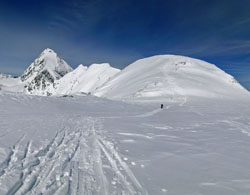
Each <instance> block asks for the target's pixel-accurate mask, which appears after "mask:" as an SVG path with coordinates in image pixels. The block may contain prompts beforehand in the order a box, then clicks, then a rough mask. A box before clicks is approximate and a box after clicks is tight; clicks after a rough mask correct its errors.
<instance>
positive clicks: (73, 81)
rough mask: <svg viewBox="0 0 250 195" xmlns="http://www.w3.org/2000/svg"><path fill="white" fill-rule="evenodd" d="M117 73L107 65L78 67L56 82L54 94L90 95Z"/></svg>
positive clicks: (117, 70) (116, 70)
mask: <svg viewBox="0 0 250 195" xmlns="http://www.w3.org/2000/svg"><path fill="white" fill-rule="evenodd" d="M119 71H120V70H119V69H116V68H113V67H111V66H110V65H109V64H107V63H103V64H92V65H91V66H90V67H86V66H83V65H79V66H78V67H77V68H76V69H75V70H74V71H72V72H70V73H68V74H67V75H65V76H64V77H62V78H61V79H60V80H58V81H57V86H56V88H57V89H56V94H74V93H82V92H83V93H92V92H93V91H95V90H96V88H98V87H100V86H101V85H103V84H104V83H105V82H107V81H108V80H109V79H110V78H112V77H113V76H114V75H115V74H117V73H118V72H119Z"/></svg>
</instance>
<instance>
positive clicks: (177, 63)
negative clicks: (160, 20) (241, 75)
mask: <svg viewBox="0 0 250 195" xmlns="http://www.w3.org/2000/svg"><path fill="white" fill-rule="evenodd" d="M94 94H95V95H97V96H100V97H107V98H111V99H126V100H128V99H133V100H134V99H141V100H151V101H152V100H156V99H158V100H159V99H160V100H164V99H166V98H168V99H178V98H186V97H189V98H190V97H203V98H217V99H218V98H219V99H221V98H231V99H234V98H239V97H243V98H249V97H250V93H249V92H247V91H246V90H245V89H244V88H243V87H242V86H241V85H240V84H239V83H238V82H237V81H236V80H235V79H234V78H233V77H232V76H230V75H228V74H226V73H225V72H223V71H222V70H220V69H219V68H218V67H216V66H215V65H213V64H209V63H207V62H204V61H201V60H197V59H193V58H188V57H184V56H174V55H160V56H153V57H149V58H144V59H140V60H137V61H136V62H134V63H132V64H131V65H129V66H127V67H126V68H125V69H123V70H122V71H121V72H120V73H118V74H117V75H115V76H114V77H113V78H112V79H111V80H110V81H108V82H107V83H105V84H104V85H103V86H102V87H100V88H99V89H97V90H96V91H95V93H94Z"/></svg>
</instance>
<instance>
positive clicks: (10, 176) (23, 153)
mask: <svg viewBox="0 0 250 195" xmlns="http://www.w3.org/2000/svg"><path fill="white" fill-rule="evenodd" d="M72 122H73V121H72ZM74 123H75V130H73V131H70V129H67V128H66V127H64V128H63V129H61V130H59V131H58V132H57V133H56V135H55V137H54V138H53V139H52V140H51V141H50V142H49V143H48V144H46V145H44V146H43V147H42V148H40V149H39V150H33V149H31V148H32V140H30V141H29V142H28V143H26V145H25V148H23V149H22V150H21V149H19V145H20V143H21V142H22V138H21V139H20V140H19V141H18V142H17V143H16V144H15V145H14V146H13V147H12V148H11V149H10V153H9V155H8V157H7V159H6V160H5V161H4V162H3V163H2V164H1V165H0V173H1V174H0V184H1V189H0V194H7V195H13V194H16V195H23V194H32V195H33V194H34V195H35V194H60V195H61V194H86V195H98V194H100V195H109V194H117V195H119V194H121V195H134V194H141V195H143V194H147V192H146V191H145V190H144V189H143V187H142V185H141V184H140V182H139V181H138V180H137V179H136V177H135V176H134V174H133V172H132V171H131V170H130V168H129V166H128V165H127V164H126V163H125V162H124V161H123V160H122V158H121V157H120V155H119V153H118V152H117V151H116V148H115V147H114V144H113V143H111V142H109V141H107V140H105V139H104V138H103V136H102V135H101V131H102V125H101V122H100V121H98V120H96V119H93V118H91V117H87V118H83V119H80V120H78V121H74ZM10 184H11V185H10Z"/></svg>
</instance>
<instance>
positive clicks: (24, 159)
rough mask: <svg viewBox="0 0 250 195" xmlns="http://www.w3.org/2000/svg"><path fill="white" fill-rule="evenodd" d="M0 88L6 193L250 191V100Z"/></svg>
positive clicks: (215, 194)
mask: <svg viewBox="0 0 250 195" xmlns="http://www.w3.org/2000/svg"><path fill="white" fill-rule="evenodd" d="M161 103H164V109H160V104H159V103H153V102H151V103H149V102H148V103H145V102H141V103H137V104H135V103H133V102H130V103H129V104H128V103H124V102H119V101H111V100H105V99H101V98H96V97H92V96H74V97H39V96H28V95H21V94H5V93H0V162H1V163H0V194H58V195H59V194H60V195H62V194H99V195H111V194H118V195H123V194H127V195H132V194H143V195H144V194H150V195H163V194H168V195H195V194H197V195H198V194H202V195H236V194H237V195H248V194H249V192H250V164H249V162H250V155H249V153H250V102H249V101H247V100H246V101H243V100H241V101H239V100H228V99H224V100H214V99H208V98H194V97H193V98H188V99H186V100H185V101H183V102H182V101H180V100H178V101H171V102H168V101H166V102H161Z"/></svg>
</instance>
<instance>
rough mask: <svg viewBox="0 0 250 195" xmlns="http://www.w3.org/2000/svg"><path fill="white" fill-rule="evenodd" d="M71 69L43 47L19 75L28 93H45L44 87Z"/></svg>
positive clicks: (51, 51)
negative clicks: (38, 54)
mask: <svg viewBox="0 0 250 195" xmlns="http://www.w3.org/2000/svg"><path fill="white" fill-rule="evenodd" d="M72 70H73V69H72V68H71V67H70V66H69V65H68V64H67V63H66V62H65V61H64V60H63V59H62V58H60V57H59V56H58V55H57V54H56V53H55V52H54V51H53V50H52V49H49V48H47V49H45V50H44V51H43V52H42V53H41V54H40V56H39V58H37V59H36V60H35V61H34V62H33V63H32V64H31V65H30V66H29V67H28V69H27V70H26V71H25V72H24V74H23V75H22V76H21V80H22V81H23V82H25V83H26V84H25V88H26V90H27V92H28V93H30V94H36V95H45V94H44V93H45V91H46V88H47V87H48V86H50V85H53V84H54V83H55V80H58V79H60V78H62V77H63V76H64V75H66V74H67V73H69V72H71V71H72Z"/></svg>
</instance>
